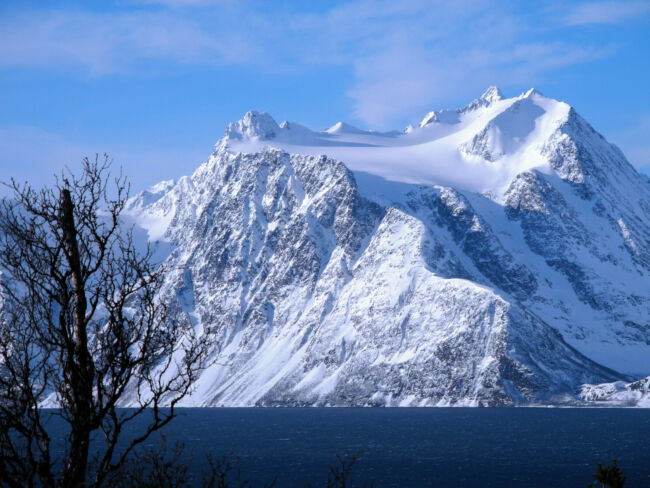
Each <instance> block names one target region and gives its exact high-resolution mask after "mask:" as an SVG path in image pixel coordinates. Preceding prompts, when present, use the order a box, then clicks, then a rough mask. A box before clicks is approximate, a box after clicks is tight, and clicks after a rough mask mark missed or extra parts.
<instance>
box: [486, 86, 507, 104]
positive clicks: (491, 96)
mask: <svg viewBox="0 0 650 488" xmlns="http://www.w3.org/2000/svg"><path fill="white" fill-rule="evenodd" d="M481 100H485V101H486V102H490V103H492V102H498V101H499V100H503V93H501V90H499V89H498V88H497V87H496V86H494V85H490V86H489V87H488V89H487V90H485V92H484V93H483V95H481Z"/></svg>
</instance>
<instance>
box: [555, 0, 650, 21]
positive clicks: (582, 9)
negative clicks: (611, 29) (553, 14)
mask: <svg viewBox="0 0 650 488" xmlns="http://www.w3.org/2000/svg"><path fill="white" fill-rule="evenodd" d="M648 12H650V2H649V1H647V0H646V1H644V0H640V1H635V0H632V1H624V0H620V1H616V2H587V3H583V4H580V5H577V6H575V7H573V8H572V9H571V10H569V11H568V12H567V14H566V15H565V17H564V20H565V23H566V24H567V25H585V24H615V23H618V22H622V21H624V20H628V19H632V18H635V17H638V16H639V15H644V14H647V13H648Z"/></svg>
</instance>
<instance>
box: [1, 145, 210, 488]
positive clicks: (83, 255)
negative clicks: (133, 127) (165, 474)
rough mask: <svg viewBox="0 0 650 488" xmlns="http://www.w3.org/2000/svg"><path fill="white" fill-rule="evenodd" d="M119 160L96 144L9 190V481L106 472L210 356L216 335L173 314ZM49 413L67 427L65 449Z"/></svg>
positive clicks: (85, 477) (105, 475) (4, 286)
mask: <svg viewBox="0 0 650 488" xmlns="http://www.w3.org/2000/svg"><path fill="white" fill-rule="evenodd" d="M110 165H111V162H110V160H109V159H108V157H107V156H105V157H104V158H98V157H96V158H95V159H94V160H92V161H91V160H88V159H87V158H86V159H85V160H84V161H83V168H82V171H81V173H80V175H78V176H75V175H73V174H72V173H70V172H69V171H68V172H67V173H66V174H64V175H63V176H62V177H61V178H58V179H57V180H56V183H55V184H54V186H53V187H51V188H46V189H42V190H35V189H33V188H32V187H31V186H30V185H28V184H24V185H19V184H17V183H16V182H15V181H14V180H12V181H11V183H10V184H9V185H8V186H9V187H10V188H11V189H12V190H13V198H8V199H5V200H3V201H2V202H1V203H0V273H1V276H0V281H1V283H0V485H1V486H8V487H18V486H43V487H55V486H57V487H66V488H67V487H75V488H76V487H85V486H93V487H100V486H105V485H107V484H108V480H109V479H110V477H111V475H112V474H113V473H115V472H117V471H118V470H119V469H120V468H121V467H122V466H124V464H125V463H126V461H127V460H128V458H129V457H130V456H132V455H133V452H134V449H136V448H137V447H138V445H140V444H142V443H143V442H144V441H145V440H146V439H147V438H148V437H149V436H150V435H151V434H152V433H154V432H156V431H158V430H160V429H161V428H162V427H164V426H165V425H167V424H168V423H169V422H170V421H171V420H172V419H173V418H174V417H175V416H176V415H177V410H176V409H175V407H176V406H177V404H178V402H179V401H180V400H181V399H182V398H183V397H185V396H186V395H187V394H188V393H189V391H190V387H191V385H192V383H193V381H194V380H195V378H196V376H197V374H198V373H199V371H200V369H201V367H202V362H203V359H204V357H205V354H206V345H205V344H204V343H202V342H201V341H199V340H197V338H196V337H195V336H194V335H193V333H192V329H191V326H189V325H187V324H186V325H182V324H179V323H175V322H174V321H172V320H171V317H170V316H169V314H168V313H167V309H166V307H165V305H164V303H162V302H161V301H160V300H159V299H158V292H159V290H160V287H161V280H162V276H163V272H164V270H163V268H162V267H160V266H159V265H156V264H155V263H153V262H152V252H151V250H150V249H149V248H148V247H147V248H146V249H145V250H143V251H139V250H138V249H137V248H136V245H135V242H134V238H133V235H132V233H131V231H130V230H129V229H127V228H125V226H124V225H123V222H122V220H123V219H121V218H120V214H121V213H122V211H123V210H124V208H125V204H126V200H127V197H128V185H127V184H126V181H125V179H123V178H122V177H119V178H115V179H112V178H111V177H110ZM109 182H112V183H114V185H113V184H110V185H109ZM43 405H52V406H57V407H58V408H57V409H56V410H44V409H42V408H41V407H42V406H43ZM125 405H128V406H129V407H132V408H129V409H127V410H125V409H120V408H119V407H120V406H125ZM52 416H60V417H61V418H62V419H63V420H64V421H65V423H66V425H67V427H68V430H67V434H66V438H65V440H64V443H65V446H64V454H63V455H62V456H61V455H59V456H58V457H57V456H56V455H55V454H56V453H55V452H54V448H53V444H54V443H55V442H54V440H53V439H52V438H51V434H50V433H49V432H48V430H47V428H46V423H47V422H48V420H51V417H52ZM135 419H140V420H139V421H138V422H137V427H138V428H140V430H139V431H137V433H136V434H134V435H133V433H132V432H130V433H129V438H128V439H127V440H126V441H125V440H124V439H125V437H124V435H123V434H124V432H125V428H130V429H134V428H135V427H132V426H133V425H135V424H136V423H135V422H133V421H134V420H135ZM142 419H146V421H143V420H142ZM143 425H144V427H142V426H143ZM91 443H92V449H91ZM93 455H95V456H96V458H95V459H93Z"/></svg>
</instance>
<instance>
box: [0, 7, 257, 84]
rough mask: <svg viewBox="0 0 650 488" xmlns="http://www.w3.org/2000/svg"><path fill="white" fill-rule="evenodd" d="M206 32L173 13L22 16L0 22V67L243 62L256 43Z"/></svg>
mask: <svg viewBox="0 0 650 488" xmlns="http://www.w3.org/2000/svg"><path fill="white" fill-rule="evenodd" d="M215 27H217V29H216V32H219V33H220V35H216V34H215V31H211V30H208V29H207V28H206V27H204V26H202V25H200V24H199V23H197V22H196V21H194V20H191V19H186V18H183V17H182V16H179V15H177V14H172V13H170V12H149V11H130V12H123V13H95V12H92V13H91V12H66V11H56V12H21V13H17V14H15V15H13V16H7V17H5V18H4V19H2V20H0V66H5V67H6V66H25V67H34V66H50V67H53V68H58V69H61V68H64V67H79V68H81V69H83V70H87V71H88V72H89V73H90V74H92V75H105V74H112V73H116V72H123V71H126V70H131V69H134V68H136V67H137V65H138V63H139V62H142V61H160V60H163V61H173V62H177V63H194V64H213V63H238V62H245V60H247V59H249V58H251V57H252V56H253V55H254V53H253V51H254V49H255V48H254V45H253V44H251V43H250V42H249V41H248V40H247V39H246V38H245V37H244V36H242V35H241V34H238V33H237V31H236V30H233V29H230V28H228V27H227V25H223V26H221V25H217V26H215Z"/></svg>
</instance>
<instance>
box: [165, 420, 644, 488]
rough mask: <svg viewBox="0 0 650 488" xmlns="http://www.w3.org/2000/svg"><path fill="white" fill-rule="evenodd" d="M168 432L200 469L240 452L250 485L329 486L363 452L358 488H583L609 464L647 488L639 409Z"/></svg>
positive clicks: (179, 423)
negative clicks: (370, 487)
mask: <svg viewBox="0 0 650 488" xmlns="http://www.w3.org/2000/svg"><path fill="white" fill-rule="evenodd" d="M165 434H166V436H167V439H168V441H169V440H177V441H182V442H184V443H185V445H186V451H185V452H186V454H187V455H188V456H193V458H194V459H195V460H196V461H201V459H202V458H203V456H202V454H203V453H204V452H207V451H211V452H213V453H214V454H216V455H220V454H225V453H227V452H228V451H229V450H230V449H231V448H233V447H234V449H235V453H236V455H237V456H238V457H239V458H240V465H239V467H240V469H241V473H242V477H243V478H244V479H248V480H250V481H251V482H252V484H253V486H263V484H264V482H268V481H270V480H272V479H273V478H274V477H275V476H277V484H276V486H277V487H280V488H281V487H297V486H305V483H306V482H310V483H312V485H314V486H325V482H326V480H327V470H328V466H329V465H330V464H334V462H335V461H336V458H335V454H336V453H344V452H345V450H346V449H347V450H349V451H350V452H360V453H361V455H360V458H359V460H358V461H357V464H356V465H355V467H354V469H353V474H354V479H355V485H354V486H357V483H356V482H359V486H360V485H361V482H366V483H369V482H371V481H374V486H376V487H378V488H381V487H411V486H412V487H506V486H507V487H510V486H513V487H519V486H521V487H526V488H531V487H555V488H562V487H567V488H568V487H576V486H578V487H580V486H586V485H587V483H589V482H590V481H592V478H591V475H592V473H593V472H594V471H595V468H596V463H597V462H599V461H601V462H603V463H606V464H609V463H610V462H611V459H612V458H616V459H617V461H618V464H619V466H621V467H622V468H623V469H624V470H625V474H626V475H627V478H628V480H627V483H626V486H627V487H630V488H633V487H646V486H650V410H643V409H548V408H520V409H499V408H474V409H471V408H426V409H424V408H423V409H416V408H394V409H391V408H387V409H374V408H365V409H364V408H273V409H270V408H266V409H253V408H250V409H247V408H206V409H201V408H197V409H183V410H182V411H181V416H180V417H179V418H178V419H176V420H175V421H174V422H172V423H171V424H170V425H169V426H168V428H167V430H166V432H165ZM195 464H198V462H197V463H195Z"/></svg>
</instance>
